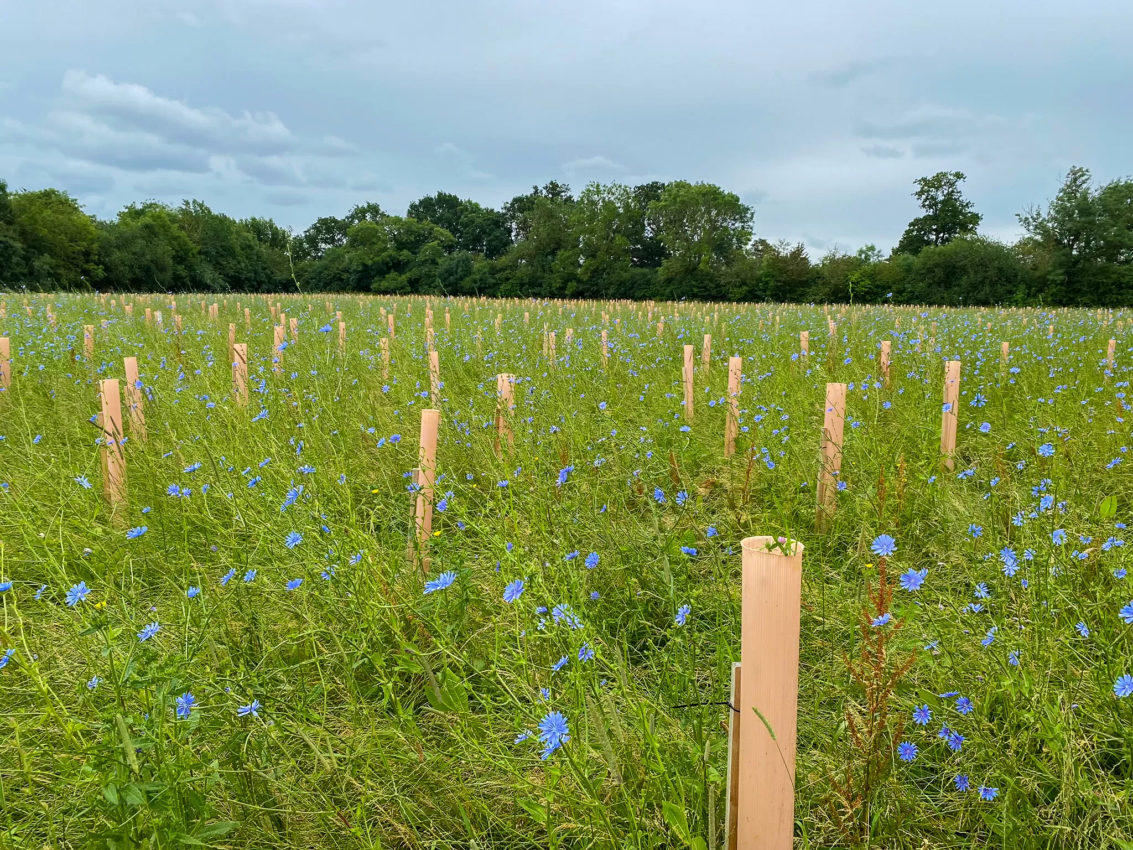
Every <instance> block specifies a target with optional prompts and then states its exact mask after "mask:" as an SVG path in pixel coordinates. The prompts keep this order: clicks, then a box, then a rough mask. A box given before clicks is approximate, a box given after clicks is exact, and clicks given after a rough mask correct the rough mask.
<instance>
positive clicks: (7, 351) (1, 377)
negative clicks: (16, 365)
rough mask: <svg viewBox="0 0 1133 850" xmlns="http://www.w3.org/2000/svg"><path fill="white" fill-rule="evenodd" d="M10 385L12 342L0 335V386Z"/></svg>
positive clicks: (4, 387) (5, 387)
mask: <svg viewBox="0 0 1133 850" xmlns="http://www.w3.org/2000/svg"><path fill="white" fill-rule="evenodd" d="M11 386H12V343H11V341H10V340H9V339H8V337H6V336H0V388H3V389H8V388H9V387H11Z"/></svg>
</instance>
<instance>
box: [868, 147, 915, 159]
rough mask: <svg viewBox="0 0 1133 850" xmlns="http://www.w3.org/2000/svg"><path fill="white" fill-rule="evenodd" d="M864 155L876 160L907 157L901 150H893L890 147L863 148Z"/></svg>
mask: <svg viewBox="0 0 1133 850" xmlns="http://www.w3.org/2000/svg"><path fill="white" fill-rule="evenodd" d="M862 153H864V154H865V155H866V156H872V157H873V158H875V159H900V158H901V157H903V156H904V155H905V152H904V151H903V150H901V149H900V148H891V147H889V146H888V145H870V146H869V147H865V148H862Z"/></svg>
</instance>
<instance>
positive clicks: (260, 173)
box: [235, 156, 307, 186]
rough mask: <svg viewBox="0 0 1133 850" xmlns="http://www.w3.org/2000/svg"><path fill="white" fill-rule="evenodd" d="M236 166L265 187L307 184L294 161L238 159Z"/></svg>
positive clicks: (268, 158) (261, 158)
mask: <svg viewBox="0 0 1133 850" xmlns="http://www.w3.org/2000/svg"><path fill="white" fill-rule="evenodd" d="M235 164H236V167H237V168H238V169H240V171H242V172H244V173H245V174H247V175H248V176H249V177H251V178H253V179H255V180H256V181H257V182H259V183H262V184H263V185H265V186H303V185H305V184H306V182H307V181H306V180H305V179H304V178H303V175H302V173H301V172H300V169H299V168H298V167H297V166H296V164H295V163H294V162H293V161H290V160H287V159H282V158H280V157H266V156H265V157H236V160H235Z"/></svg>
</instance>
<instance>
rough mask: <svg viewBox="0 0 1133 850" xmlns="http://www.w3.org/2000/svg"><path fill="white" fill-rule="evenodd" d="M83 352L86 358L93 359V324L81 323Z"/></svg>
mask: <svg viewBox="0 0 1133 850" xmlns="http://www.w3.org/2000/svg"><path fill="white" fill-rule="evenodd" d="M83 354H84V356H85V357H86V358H87V360H93V359H94V325H83Z"/></svg>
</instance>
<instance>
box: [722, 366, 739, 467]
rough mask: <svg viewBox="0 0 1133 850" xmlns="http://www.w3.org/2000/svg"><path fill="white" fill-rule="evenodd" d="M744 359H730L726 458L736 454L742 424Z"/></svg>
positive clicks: (725, 428)
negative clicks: (741, 392)
mask: <svg viewBox="0 0 1133 850" xmlns="http://www.w3.org/2000/svg"><path fill="white" fill-rule="evenodd" d="M743 365H744V360H743V358H742V357H729V358H728V414H727V416H728V418H727V419H726V420H725V422H724V457H731V456H732V455H733V454H735V452H736V434H737V432H738V431H739V423H740V389H741V388H742V387H743Z"/></svg>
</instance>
